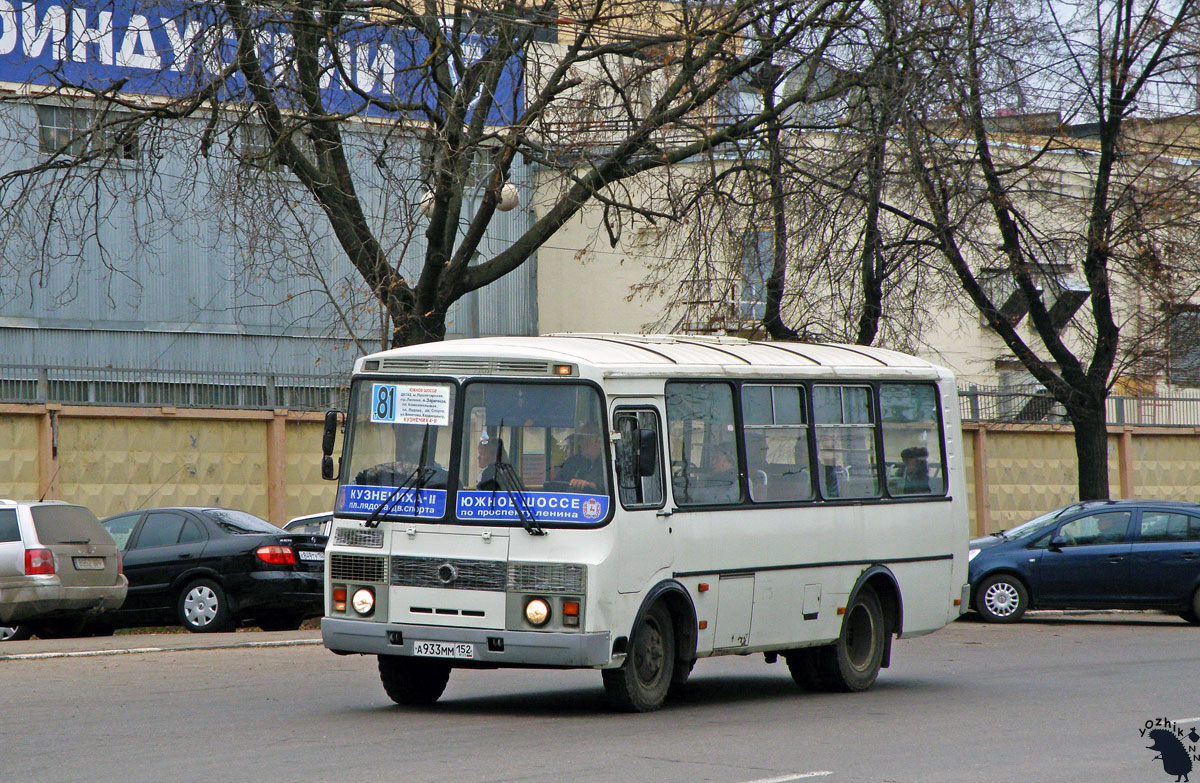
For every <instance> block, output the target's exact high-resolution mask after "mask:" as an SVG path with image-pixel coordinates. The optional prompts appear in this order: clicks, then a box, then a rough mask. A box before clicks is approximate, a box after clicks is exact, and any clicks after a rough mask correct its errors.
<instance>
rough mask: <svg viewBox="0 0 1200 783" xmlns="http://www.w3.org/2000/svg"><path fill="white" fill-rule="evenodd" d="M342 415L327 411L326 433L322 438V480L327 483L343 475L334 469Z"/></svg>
mask: <svg viewBox="0 0 1200 783" xmlns="http://www.w3.org/2000/svg"><path fill="white" fill-rule="evenodd" d="M340 415H341V414H339V413H338V412H337V411H325V432H324V433H323V434H322V436H321V478H323V479H325V480H326V481H332V480H334V479H336V478H337V477H338V474H339V473H341V471H340V470H338V471H336V472H335V471H334V469H333V444H334V441H335V440H336V439H337V430H338V419H339V417H340Z"/></svg>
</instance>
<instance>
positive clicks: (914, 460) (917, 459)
mask: <svg viewBox="0 0 1200 783" xmlns="http://www.w3.org/2000/svg"><path fill="white" fill-rule="evenodd" d="M900 459H901V461H902V462H903V463H904V464H903V467H901V469H900V470H901V474H900V479H901V480H900V493H901V494H903V495H920V494H922V493H927V492H929V491H930V489H929V451H928V450H927V449H926V448H925V447H924V446H910V447H909V448H907V449H905V450H904V451H902V452H900Z"/></svg>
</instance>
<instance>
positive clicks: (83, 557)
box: [0, 499, 129, 642]
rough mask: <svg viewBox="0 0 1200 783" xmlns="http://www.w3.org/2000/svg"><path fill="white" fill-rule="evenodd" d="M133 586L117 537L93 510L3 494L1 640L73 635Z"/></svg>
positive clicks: (0, 503)
mask: <svg viewBox="0 0 1200 783" xmlns="http://www.w3.org/2000/svg"><path fill="white" fill-rule="evenodd" d="M128 589H129V580H128V579H126V578H125V574H124V569H123V568H122V564H121V554H120V552H119V551H118V550H117V545H116V544H115V543H114V542H113V539H112V536H110V535H109V534H108V531H107V530H105V529H104V527H103V526H102V525H101V524H100V520H98V519H96V515H95V514H93V513H92V512H91V511H89V510H88V509H86V508H84V507H83V506H76V505H72V504H69V503H63V502H61V501H57V500H47V501H17V500H7V499H0V642H3V641H12V640H16V639H25V638H28V637H29V635H30V633H34V634H37V635H38V636H41V637H43V638H53V637H62V636H74V635H76V634H78V633H79V632H80V631H81V630H82V629H83V625H84V623H85V622H86V620H87V618H88V617H89V616H92V615H94V614H97V613H99V612H105V611H110V610H113V609H117V608H119V607H120V606H121V604H122V603H124V601H125V594H126V592H127V591H128Z"/></svg>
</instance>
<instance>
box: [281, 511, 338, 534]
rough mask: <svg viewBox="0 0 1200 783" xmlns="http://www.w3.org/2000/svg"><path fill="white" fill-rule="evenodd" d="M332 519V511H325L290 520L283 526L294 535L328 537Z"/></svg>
mask: <svg viewBox="0 0 1200 783" xmlns="http://www.w3.org/2000/svg"><path fill="white" fill-rule="evenodd" d="M332 519H333V512H332V511H323V512H321V513H320V514H308V515H306V516H302V517H296V518H295V519H289V520H288V523H287V524H286V525H284V526H283V529H284V530H288V531H290V532H292V533H310V534H313V535H318V536H328V535H329V522H330V520H332Z"/></svg>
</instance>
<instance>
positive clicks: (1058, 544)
mask: <svg viewBox="0 0 1200 783" xmlns="http://www.w3.org/2000/svg"><path fill="white" fill-rule="evenodd" d="M969 560H970V566H969V568H968V578H969V580H970V582H971V596H972V605H973V606H974V608H975V610H976V611H977V612H978V613H979V614H980V615H981V616H982V617H983V618H984V619H985V620H989V621H991V622H997V623H1011V622H1015V621H1016V620H1019V619H1020V618H1021V615H1023V614H1024V613H1025V610H1026V609H1030V608H1033V609H1037V608H1080V609H1157V610H1161V611H1166V612H1173V613H1176V614H1178V615H1180V616H1181V617H1183V618H1184V619H1185V620H1187V621H1188V622H1191V623H1200V505H1198V504H1196V503H1178V502H1168V501H1153V500H1105V501H1089V502H1086V503H1074V504H1072V505H1069V506H1065V507H1063V508H1060V509H1056V510H1054V511H1051V512H1050V513H1048V514H1044V515H1042V516H1040V517H1038V518H1037V519H1034V520H1031V521H1029V522H1026V523H1025V524H1023V525H1020V526H1019V527H1015V528H1013V529H1012V530H1007V531H1000V532H998V533H993V534H992V535H990V536H987V537H985V538H979V539H975V540H974V541H972V542H971V551H970V553H969Z"/></svg>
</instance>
